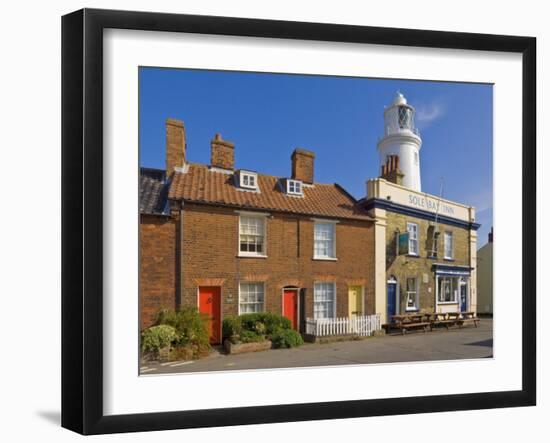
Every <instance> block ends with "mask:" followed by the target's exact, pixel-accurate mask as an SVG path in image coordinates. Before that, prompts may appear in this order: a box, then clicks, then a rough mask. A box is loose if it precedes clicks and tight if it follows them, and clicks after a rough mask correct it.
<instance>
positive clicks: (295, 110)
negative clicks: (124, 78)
mask: <svg viewBox="0 0 550 443" xmlns="http://www.w3.org/2000/svg"><path fill="white" fill-rule="evenodd" d="M139 75H140V83H139V84H140V91H139V94H140V97H139V98H140V111H139V112H140V134H139V135H140V163H141V166H149V167H156V168H164V153H165V128H164V122H165V119H166V118H167V117H172V118H178V119H181V120H183V121H184V122H185V127H186V132H187V158H188V160H189V161H191V162H196V163H209V161H210V140H211V139H212V138H213V137H214V134H215V133H216V132H219V133H221V134H222V137H223V138H224V139H226V140H231V141H233V142H234V143H235V164H236V167H237V168H248V169H252V170H255V171H258V172H262V173H266V174H271V175H276V176H289V175H290V154H291V153H292V151H293V150H294V148H296V147H302V148H306V149H310V150H312V151H314V152H315V153H316V159H315V180H316V181H318V182H324V183H335V182H336V183H339V184H340V185H342V186H343V187H344V188H345V189H346V190H348V191H349V192H350V193H351V194H352V195H354V196H355V197H356V198H361V197H363V196H364V195H365V181H366V180H367V179H368V178H371V177H375V176H378V175H379V173H380V171H379V157H378V152H377V150H376V144H377V141H378V139H379V138H380V136H381V135H382V132H383V111H384V106H386V105H389V104H390V103H391V101H392V100H393V97H394V96H395V93H396V91H398V90H399V91H401V92H402V93H403V94H404V95H405V97H406V98H407V100H408V102H409V104H411V105H412V106H414V107H415V108H416V111H417V112H416V124H417V126H418V128H419V129H420V132H421V137H422V142H423V143H422V148H421V150H420V166H421V176H422V191H424V192H428V193H431V194H435V195H439V187H440V180H441V177H443V179H444V197H445V198H448V199H450V200H454V201H457V202H461V203H465V204H470V205H473V206H475V207H476V209H477V221H478V222H480V223H481V224H482V227H481V228H480V230H479V232H478V247H479V246H481V245H483V244H485V243H486V242H487V233H488V232H489V230H490V228H491V224H492V216H493V209H492V206H493V187H492V183H493V168H492V164H493V151H492V146H493V136H492V134H493V128H492V121H493V91H492V86H491V85H486V84H472V83H449V82H428V81H411V80H388V79H371V78H348V77H328V76H304V75H290V74H289V75H287V74H263V73H244V72H221V71H200V70H181V69H158V68H141V69H140V73H139Z"/></svg>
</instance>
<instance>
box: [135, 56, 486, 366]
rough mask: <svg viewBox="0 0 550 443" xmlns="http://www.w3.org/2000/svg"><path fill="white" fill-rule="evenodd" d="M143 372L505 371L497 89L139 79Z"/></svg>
mask: <svg viewBox="0 0 550 443" xmlns="http://www.w3.org/2000/svg"><path fill="white" fill-rule="evenodd" d="M138 94H139V111H138V113H139V168H140V170H139V177H140V180H139V181H140V183H139V187H140V189H139V211H140V213H139V325H136V333H137V334H139V339H140V361H139V374H140V375H143V376H150V375H162V374H177V373H198V372H210V371H244V370H261V369H282V368H307V367H327V366H340V365H365V364H393V363H407V362H424V361H442V362H445V361H453V360H457V359H486V358H493V260H492V255H493V84H489V83H471V82H448V81H433V80H430V81H427V80H426V81H423V80H408V79H395V78H366V77H345V76H328V75H313V74H310V75H303V74H293V73H284V74H281V73H267V72H245V71H222V70H200V69H181V68H178V69H176V68H170V67H158V66H140V67H139V91H138Z"/></svg>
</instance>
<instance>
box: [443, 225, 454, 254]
mask: <svg viewBox="0 0 550 443" xmlns="http://www.w3.org/2000/svg"><path fill="white" fill-rule="evenodd" d="M449 239H450V245H449ZM454 243H455V242H454V236H453V231H445V232H444V233H443V258H444V259H445V260H453V259H454V252H455V251H454V249H455V245H454ZM449 246H450V248H449ZM448 248H449V249H450V252H451V253H450V254H449V255H448V254H447V249H448Z"/></svg>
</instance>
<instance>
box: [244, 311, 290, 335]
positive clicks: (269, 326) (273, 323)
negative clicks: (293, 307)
mask: <svg viewBox="0 0 550 443" xmlns="http://www.w3.org/2000/svg"><path fill="white" fill-rule="evenodd" d="M240 318H241V324H242V329H243V330H248V331H256V332H257V333H259V334H266V335H268V336H270V335H272V334H274V333H275V332H277V331H279V330H281V329H291V328H292V323H291V322H290V320H289V319H288V318H286V317H284V316H282V315H277V314H272V313H270V312H258V313H254V314H243V315H241V316H240Z"/></svg>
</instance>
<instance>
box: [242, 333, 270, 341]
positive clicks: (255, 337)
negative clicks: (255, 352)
mask: <svg viewBox="0 0 550 443" xmlns="http://www.w3.org/2000/svg"><path fill="white" fill-rule="evenodd" d="M240 341H241V342H242V343H257V342H260V341H265V335H261V334H258V333H257V332H254V331H242V332H241V336H240Z"/></svg>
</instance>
